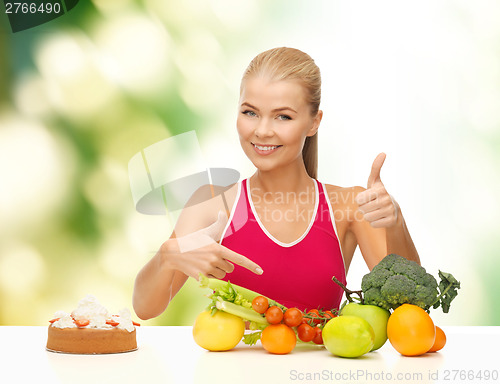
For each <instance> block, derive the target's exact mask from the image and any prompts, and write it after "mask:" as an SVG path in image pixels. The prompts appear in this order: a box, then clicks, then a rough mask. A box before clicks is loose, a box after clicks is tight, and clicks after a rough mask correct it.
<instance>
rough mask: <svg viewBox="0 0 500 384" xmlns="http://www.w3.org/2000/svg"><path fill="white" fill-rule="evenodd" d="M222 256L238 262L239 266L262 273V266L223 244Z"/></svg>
mask: <svg viewBox="0 0 500 384" xmlns="http://www.w3.org/2000/svg"><path fill="white" fill-rule="evenodd" d="M222 256H224V259H226V260H229V261H231V262H233V263H235V264H238V265H239V266H241V267H243V268H246V269H248V270H249V271H251V272H253V273H255V274H257V275H262V274H263V273H264V271H263V270H262V268H261V267H260V266H259V265H258V264H257V263H255V262H253V261H252V260H250V259H249V258H248V257H245V256H243V255H240V254H239V253H236V252H234V251H233V250H231V249H229V248H226V247H224V246H222Z"/></svg>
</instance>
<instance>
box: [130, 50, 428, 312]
mask: <svg viewBox="0 0 500 384" xmlns="http://www.w3.org/2000/svg"><path fill="white" fill-rule="evenodd" d="M320 98H321V78H320V71H319V69H318V67H317V66H316V64H315V63H314V61H313V60H312V59H311V58H310V57H309V56H308V55H307V54H305V53H303V52H301V51H299V50H297V49H292V48H276V49H271V50H269V51H266V52H263V53H261V54H259V55H258V56H257V57H255V58H254V59H253V60H252V62H251V63H250V65H249V67H248V68H247V70H246V71H245V73H244V75H243V79H242V82H241V87H240V100H239V113H238V118H237V129H238V134H239V137H240V143H241V146H242V148H243V151H244V152H245V154H246V155H247V156H248V158H249V159H250V160H251V161H252V163H253V164H254V165H255V167H256V168H257V170H256V172H255V173H254V174H253V175H252V176H251V177H250V178H248V179H246V180H243V181H242V182H239V183H236V184H234V185H232V186H230V187H229V188H227V189H220V188H219V189H217V190H215V189H214V187H213V186H207V187H205V188H201V189H200V190H198V191H197V192H196V193H195V194H194V196H193V197H192V199H191V202H190V203H189V204H187V206H186V208H185V209H184V210H183V212H182V214H181V216H180V218H179V220H178V222H177V224H176V227H175V231H174V234H173V235H172V237H171V238H170V239H168V240H167V241H166V242H165V243H163V244H162V246H161V248H160V250H159V251H158V252H157V254H156V255H155V256H154V257H153V258H152V259H151V260H150V261H149V262H148V263H147V264H146V265H145V266H144V268H143V269H142V270H141V271H140V272H139V274H138V276H137V279H136V283H135V289H134V309H135V311H136V313H137V315H138V316H139V317H140V318H142V319H148V318H152V317H155V316H158V315H160V314H161V313H162V312H163V311H164V310H165V309H166V307H167V305H168V304H169V302H170V300H171V299H172V298H173V297H174V296H175V294H176V293H177V292H178V291H179V289H180V288H181V287H182V285H183V284H184V283H185V282H186V280H187V278H188V277H189V276H191V277H193V278H196V279H197V278H198V275H199V273H203V274H204V275H207V276H213V277H217V278H219V279H225V280H230V281H231V282H233V283H235V284H238V285H242V286H245V287H247V288H249V289H252V290H255V291H257V292H260V293H262V294H264V295H266V296H269V297H272V298H273V299H275V300H276V301H278V302H280V303H282V304H284V305H285V306H289V307H290V306H296V307H298V308H300V309H301V310H306V309H311V308H323V309H331V308H337V307H338V305H339V303H340V300H341V297H342V291H341V290H340V288H339V287H338V286H337V285H336V284H334V283H333V282H332V281H331V278H332V276H333V275H335V276H336V277H337V278H338V279H339V280H341V281H343V282H344V283H345V275H346V273H347V269H348V268H349V265H350V263H351V260H352V257H353V254H354V251H355V249H356V247H357V246H359V247H360V250H361V253H362V255H363V257H364V259H365V261H366V264H367V266H368V267H369V268H370V269H372V268H373V266H375V265H376V264H377V263H378V262H379V261H380V260H381V259H382V258H383V257H384V256H385V255H387V254H388V253H398V254H400V255H402V256H404V257H407V258H408V259H411V260H415V261H416V262H419V257H418V253H417V251H416V249H415V247H414V245H413V242H412V240H411V237H410V234H409V233H408V230H407V228H406V225H405V222H404V219H403V216H402V214H401V210H400V208H399V206H398V204H397V203H396V202H395V201H394V200H393V199H392V197H391V196H390V195H389V194H388V193H387V191H386V189H385V187H384V185H383V184H382V181H381V179H380V169H381V167H382V164H383V162H384V160H385V155H384V154H380V155H379V156H377V158H376V159H375V161H374V162H373V166H372V170H371V173H370V176H369V179H368V186H367V188H366V189H365V188H362V187H351V188H341V187H338V186H334V185H324V184H322V183H320V182H318V181H317V180H316V173H317V146H318V144H317V143H318V128H319V126H320V123H321V119H322V116H323V112H322V111H321V110H320V109H319V105H320Z"/></svg>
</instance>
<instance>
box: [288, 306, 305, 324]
mask: <svg viewBox="0 0 500 384" xmlns="http://www.w3.org/2000/svg"><path fill="white" fill-rule="evenodd" d="M302 318H303V315H302V311H301V310H300V309H298V308H288V309H287V310H286V311H285V314H284V315H283V319H284V322H285V324H286V325H288V326H289V327H297V326H298V325H300V324H301V323H302Z"/></svg>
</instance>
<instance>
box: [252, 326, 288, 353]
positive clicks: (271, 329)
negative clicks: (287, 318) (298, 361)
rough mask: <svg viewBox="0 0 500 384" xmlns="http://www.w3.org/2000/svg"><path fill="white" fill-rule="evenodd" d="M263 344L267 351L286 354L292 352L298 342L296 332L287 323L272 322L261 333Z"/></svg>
mask: <svg viewBox="0 0 500 384" xmlns="http://www.w3.org/2000/svg"><path fill="white" fill-rule="evenodd" d="M260 341H261V342H262V346H263V347H264V349H265V350H266V351H267V352H270V353H275V354H278V355H284V354H286V353H290V352H292V350H293V349H294V348H295V344H296V343H297V338H296V336H295V332H294V331H293V329H292V328H290V327H289V326H288V325H285V324H271V325H268V326H267V327H266V328H264V330H263V331H262V334H261V335H260Z"/></svg>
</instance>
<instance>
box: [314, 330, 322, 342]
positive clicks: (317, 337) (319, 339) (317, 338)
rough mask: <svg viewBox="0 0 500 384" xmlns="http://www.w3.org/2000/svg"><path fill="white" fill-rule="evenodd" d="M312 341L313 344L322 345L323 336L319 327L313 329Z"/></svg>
mask: <svg viewBox="0 0 500 384" xmlns="http://www.w3.org/2000/svg"><path fill="white" fill-rule="evenodd" d="M312 341H313V343H314V344H323V335H322V331H321V328H320V327H314V338H313V339H312Z"/></svg>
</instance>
